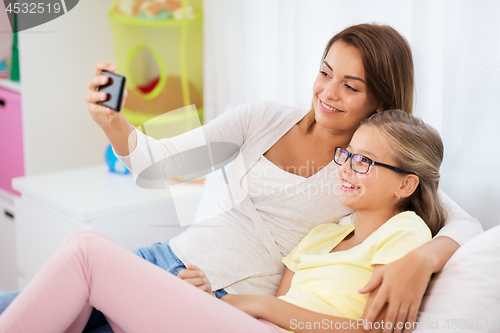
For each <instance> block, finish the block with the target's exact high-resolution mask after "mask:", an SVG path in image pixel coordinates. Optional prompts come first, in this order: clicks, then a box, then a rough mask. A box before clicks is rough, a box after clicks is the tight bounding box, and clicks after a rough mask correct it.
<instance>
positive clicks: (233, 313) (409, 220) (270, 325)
mask: <svg viewBox="0 0 500 333" xmlns="http://www.w3.org/2000/svg"><path fill="white" fill-rule="evenodd" d="M442 159H443V144H442V142H441V138H440V137H439V134H438V133H437V131H435V130H434V129H433V128H431V127H430V126H428V125H426V124H424V123H423V122H422V121H420V120H419V119H418V118H414V117H412V116H410V115H408V114H406V113H405V112H403V111H387V112H383V113H376V114H375V115H373V116H372V117H370V118H369V119H368V120H365V121H363V122H362V123H361V126H360V127H359V129H358V130H357V131H356V132H355V133H354V136H353V138H352V140H351V142H350V143H349V144H348V145H347V149H345V148H342V147H337V148H336V149H335V155H334V162H335V163H336V164H337V165H338V168H337V172H338V177H339V178H340V179H341V193H340V196H339V200H340V202H342V204H344V205H345V206H347V207H350V208H351V209H354V210H355V213H353V214H351V215H348V216H347V217H345V218H344V219H343V220H342V221H341V223H340V225H339V224H337V223H326V224H322V225H319V226H317V227H316V228H314V229H313V230H312V231H311V232H310V233H309V234H308V235H307V236H306V237H305V238H304V239H303V240H302V241H301V242H300V243H299V244H298V245H297V246H296V247H295V248H294V249H293V250H292V251H291V253H290V254H289V255H288V256H286V257H285V258H283V263H284V264H285V265H286V267H287V268H286V269H285V272H284V274H283V277H282V279H281V283H280V285H279V288H278V291H277V293H276V297H275V296H256V295H232V294H229V295H226V296H224V297H222V299H221V300H218V299H216V298H215V297H213V294H212V296H210V295H209V293H210V294H211V293H212V292H211V288H208V289H207V291H208V292H209V293H205V292H202V291H201V290H199V289H197V288H195V287H193V286H192V285H190V284H188V283H185V282H184V281H182V280H181V279H177V278H176V277H175V276H174V275H172V274H170V273H168V272H166V271H164V270H162V269H160V268H158V267H156V266H154V265H151V264H149V263H147V262H146V261H144V260H142V259H140V258H139V257H138V256H135V255H133V254H131V253H129V252H127V251H126V250H125V249H123V248H122V247H120V246H119V245H118V244H116V243H115V242H114V241H112V240H111V239H109V237H107V236H105V235H103V234H100V233H97V232H96V233H94V232H83V233H77V234H75V235H73V236H71V237H70V238H69V239H68V240H67V241H66V242H64V243H63V244H62V245H61V246H60V247H59V249H58V250H57V251H56V254H55V256H54V257H53V258H52V259H51V260H50V261H49V262H48V263H47V264H46V265H45V266H44V268H43V269H42V271H41V272H40V273H39V274H38V275H37V276H36V277H35V279H34V281H33V282H32V283H31V284H30V285H29V286H28V287H27V288H26V290H25V291H24V292H23V294H22V295H21V297H20V301H18V302H17V303H14V304H13V305H12V306H11V307H9V308H8V309H7V311H6V314H5V316H2V317H0V330H1V331H2V332H23V331H26V329H28V328H29V327H32V326H31V325H30V324H29V323H37V324H36V331H37V332H41V333H42V332H56V331H57V332H58V331H65V332H81V329H82V328H83V326H82V325H84V324H85V321H86V317H82V316H81V313H82V311H86V312H87V314H89V313H90V311H91V308H92V307H91V306H96V307H97V308H99V309H100V310H102V311H103V312H104V313H105V314H106V316H107V317H108V319H109V320H112V322H113V327H114V328H115V327H116V328H118V330H119V331H122V330H123V331H124V332H162V331H165V330H169V331H170V330H171V331H173V332H284V329H285V330H293V331H295V332H302V331H318V332H320V331H322V330H325V329H329V330H335V329H337V330H342V329H351V330H350V331H353V332H363V329H362V326H363V324H364V322H362V321H357V320H358V319H360V318H361V317H362V314H363V311H364V309H365V304H366V302H367V299H368V297H367V295H363V294H359V293H358V289H360V288H361V287H362V286H364V285H365V284H366V283H367V282H368V281H369V279H370V278H371V275H372V272H375V271H378V270H380V269H381V268H382V267H383V265H385V264H388V263H390V262H392V261H394V260H397V259H399V258H401V257H403V256H404V255H405V254H407V253H408V252H410V251H411V250H413V249H415V248H417V247H419V246H421V245H423V244H424V243H426V242H428V241H430V240H431V238H432V235H434V234H436V233H437V231H438V230H439V229H440V228H441V227H442V226H443V225H444V223H445V212H444V210H443V208H442V207H441V204H440V199H439V196H438V193H437V190H438V185H439V167H440V164H441V161H442ZM190 271H191V272H197V273H198V274H202V273H203V272H202V270H200V269H198V268H197V267H195V266H190ZM187 282H190V283H192V284H193V285H197V284H198V283H196V281H193V280H192V279H187ZM205 284H206V285H208V286H209V283H208V282H205ZM375 293H376V292H375ZM23 296H26V297H24V298H23ZM137 297H139V299H138V298H137ZM132 298H133V299H135V302H133V304H135V306H133V305H132V304H130V303H128V302H126V301H125V300H127V299H132ZM228 304H230V305H233V306H230V305H228ZM40 309H46V310H44V311H40ZM240 310H242V311H240ZM385 312H386V311H383V312H382V313H381V314H380V315H379V316H378V319H377V321H376V322H375V323H370V324H368V325H369V326H368V327H369V328H374V331H375V332H381V331H382V329H383V328H388V329H390V330H392V329H393V327H392V326H390V325H391V323H388V324H387V323H385V324H383V321H382V320H383V318H384V317H385V314H386V313H385ZM130 313H133V314H134V315H135V316H130ZM54 314H57V315H54ZM248 315H250V316H248ZM135 317H138V318H141V320H139V321H138V320H135ZM410 324H411V325H410ZM384 325H387V326H389V327H387V326H384ZM412 325H413V324H412V323H406V326H401V327H400V328H405V327H406V328H410V327H412ZM33 327H35V326H33ZM68 327H69V328H68ZM28 331H30V330H29V329H28Z"/></svg>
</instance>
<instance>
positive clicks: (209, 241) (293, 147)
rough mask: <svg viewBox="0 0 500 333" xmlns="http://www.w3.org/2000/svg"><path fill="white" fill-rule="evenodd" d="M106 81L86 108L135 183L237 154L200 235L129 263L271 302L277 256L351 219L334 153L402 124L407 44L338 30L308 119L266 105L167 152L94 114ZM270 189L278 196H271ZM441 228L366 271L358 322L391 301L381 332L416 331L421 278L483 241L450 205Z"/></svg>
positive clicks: (389, 33)
mask: <svg viewBox="0 0 500 333" xmlns="http://www.w3.org/2000/svg"><path fill="white" fill-rule="evenodd" d="M115 69H116V68H115V67H114V66H113V65H111V64H106V63H100V64H98V65H97V67H96V76H95V77H94V78H92V80H91V81H90V84H89V85H88V87H87V90H86V96H85V100H86V101H87V105H88V109H89V111H90V114H91V116H92V118H93V119H94V120H95V121H96V123H97V124H98V125H99V126H100V127H101V128H102V129H103V131H104V133H105V134H106V135H107V137H108V139H109V140H110V142H111V144H112V146H113V149H114V151H115V152H116V153H117V155H119V156H120V159H121V161H122V162H124V163H125V165H126V166H127V167H128V168H129V169H131V170H132V171H133V172H134V174H135V175H136V176H138V175H140V174H141V172H142V171H143V170H144V169H146V168H147V167H148V166H149V165H150V164H151V162H150V161H151V159H150V152H151V154H152V155H153V157H154V160H155V161H161V160H164V159H165V158H167V157H169V156H171V155H172V154H175V153H177V152H180V151H187V150H189V149H191V148H193V147H198V146H199V145H200V143H199V142H200V140H205V141H208V142H230V143H233V144H234V145H235V146H236V147H239V149H240V155H239V159H238V160H237V161H236V160H235V162H238V163H234V164H233V167H232V168H231V170H230V171H229V172H228V182H229V188H230V190H231V191H230V192H231V197H229V195H228V194H226V195H223V196H222V197H221V199H220V200H219V201H218V202H217V204H216V205H215V206H214V207H212V211H211V213H212V218H210V219H207V221H205V222H203V223H202V225H199V226H205V227H190V228H188V229H187V231H185V232H183V233H182V234H180V235H179V236H177V237H175V238H173V239H171V240H170V241H168V242H165V243H162V244H153V245H152V246H151V247H150V248H141V249H139V250H137V251H135V252H136V254H138V255H140V256H141V257H143V258H145V259H147V260H148V261H150V262H152V263H154V264H155V265H158V266H159V267H161V268H163V269H165V270H168V271H171V272H173V273H174V274H176V273H177V272H178V271H179V270H180V269H182V268H185V264H188V263H194V264H196V265H197V266H198V267H200V268H201V269H202V270H203V271H204V272H205V274H206V276H207V277H208V278H209V279H210V281H211V282H212V287H213V290H214V291H215V294H216V296H217V297H221V296H223V295H225V294H226V293H227V292H229V293H234V294H238V293H239V294H256V295H257V294H267V295H274V293H275V291H276V288H277V286H278V284H279V281H280V278H281V276H282V273H283V269H284V268H283V264H282V262H281V258H282V256H285V255H287V254H288V253H289V252H290V251H291V250H292V249H293V247H294V246H295V245H296V244H297V243H298V242H299V241H300V240H301V239H302V238H303V237H304V236H305V235H307V233H308V232H309V231H311V230H312V229H314V228H315V227H317V226H318V225H320V224H323V223H326V222H331V221H339V220H340V219H341V218H342V217H344V216H346V215H348V214H350V213H351V212H352V209H350V208H348V207H346V206H344V205H343V204H342V203H341V202H340V200H339V191H338V188H339V187H340V184H341V180H340V178H339V177H338V176H337V175H336V164H335V163H334V162H333V161H332V157H333V155H334V152H335V148H336V147H346V146H347V144H348V143H349V142H350V141H351V138H352V135H353V134H354V131H355V130H356V128H357V127H358V126H359V123H360V122H361V121H362V120H363V119H365V118H367V117H369V116H370V115H372V114H373V113H374V112H381V111H384V110H388V109H402V110H404V111H406V112H408V113H409V114H411V112H412V109H413V92H414V91H413V90H414V89H413V87H414V82H413V61H412V55H411V50H410V48H409V46H408V43H407V42H406V40H405V39H404V38H403V37H402V36H401V35H400V34H399V33H398V32H397V31H395V30H394V29H392V28H391V27H388V26H381V25H375V24H361V25H356V26H351V27H348V28H347V29H345V30H343V31H341V32H340V33H338V34H337V35H335V36H334V37H333V38H332V39H331V40H330V41H329V43H328V44H327V46H326V48H325V51H324V54H323V58H322V62H321V67H320V70H319V73H318V76H317V78H316V81H315V83H314V86H313V103H312V108H311V110H305V109H300V108H293V107H289V106H285V105H281V104H278V103H272V102H262V103H254V104H249V105H243V106H240V107H238V108H236V109H235V110H233V111H231V112H228V113H225V114H224V115H222V116H220V117H217V118H216V119H214V120H212V121H210V122H209V123H207V124H206V125H204V126H203V127H202V128H199V129H196V130H194V131H191V132H189V133H186V134H183V135H180V136H178V137H175V138H172V139H168V140H159V141H156V140H153V139H151V138H149V137H147V136H145V135H144V134H142V133H141V132H139V131H137V130H135V129H134V127H133V126H132V125H130V123H129V122H128V121H127V120H126V119H125V117H124V116H123V115H122V114H121V113H116V112H114V111H112V110H108V109H106V108H104V107H103V106H101V105H99V104H96V102H97V101H100V100H103V99H104V98H105V96H102V95H101V93H99V92H97V89H98V86H99V85H102V84H104V83H106V80H107V77H105V76H101V75H100V73H101V71H102V70H110V71H114V70H115ZM290 70H293V69H290ZM129 139H130V140H129ZM202 142H203V141H202ZM129 144H130V145H129ZM266 170H274V171H275V174H276V176H269V174H270V173H268V172H266ZM274 171H273V172H274ZM245 184H246V185H245ZM279 186H281V187H282V188H286V189H287V190H286V191H285V190H281V191H279V192H278V193H276V192H274V191H273V190H272V189H273V187H274V188H276V187H279ZM443 201H444V200H443ZM448 216H449V218H448V223H447V225H446V226H445V227H444V228H443V229H442V230H441V231H440V232H439V234H438V235H437V237H436V238H435V239H434V240H432V241H431V242H429V243H427V244H425V245H423V246H421V247H419V248H417V249H415V250H414V251H411V252H410V253H409V254H408V255H406V256H404V257H403V258H401V259H400V260H397V261H395V262H393V263H391V264H389V265H386V266H384V267H383V268H382V269H379V270H377V271H376V273H375V274H374V275H373V278H372V280H371V281H370V283H369V284H368V285H367V287H366V288H365V289H364V290H363V292H365V293H367V292H370V291H373V290H374V289H375V288H377V287H378V286H379V285H380V284H381V285H380V288H379V293H378V295H377V297H375V298H374V301H373V303H372V305H371V306H370V308H369V311H368V312H367V319H371V320H373V319H374V318H375V316H376V315H377V314H378V313H379V311H380V309H382V307H383V306H385V304H386V303H387V302H388V300H389V299H390V300H391V301H390V303H389V309H388V311H387V317H386V321H391V322H393V323H395V322H396V320H398V321H402V322H405V321H414V320H415V318H416V315H417V310H418V307H419V305H420V302H421V299H422V296H423V294H424V292H425V288H426V286H427V282H428V280H429V278H430V276H431V274H432V273H434V272H438V271H439V270H441V268H442V267H443V266H444V264H445V263H446V261H447V260H448V259H449V258H450V256H451V255H452V254H453V252H454V251H455V250H456V249H457V248H458V247H459V244H462V243H463V242H465V241H467V240H468V239H470V238H472V237H473V236H475V235H476V234H478V233H480V232H481V231H482V228H481V225H480V224H479V223H478V222H477V221H476V220H474V219H472V218H471V217H470V216H468V215H467V214H465V213H464V214H462V213H461V210H460V208H459V207H457V206H456V205H454V204H453V203H452V204H451V208H450V212H449V214H448ZM214 225H215V226H218V227H216V228H215V227H211V226H214ZM209 226H210V227H209ZM188 273H189V271H187V272H186V271H185V273H184V274H186V275H187V276H185V277H186V278H189V277H190V276H189V274H188ZM196 273H197V272H194V273H193V274H196ZM0 298H1V297H0ZM0 301H1V300H0ZM0 303H1V302H0ZM93 318H94V316H93ZM387 332H388V331H387ZM396 332H397V331H396Z"/></svg>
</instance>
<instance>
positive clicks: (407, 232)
mask: <svg viewBox="0 0 500 333" xmlns="http://www.w3.org/2000/svg"><path fill="white" fill-rule="evenodd" d="M353 230H354V224H353V223H349V224H346V225H343V226H339V225H338V224H336V223H327V224H322V225H320V226H318V227H316V228H314V229H313V230H312V231H311V232H310V233H309V234H308V235H307V236H306V237H304V239H303V240H302V241H301V242H300V243H299V244H298V245H297V246H296V247H295V248H294V249H293V250H292V252H290V254H289V255H288V256H287V257H284V258H283V263H284V264H285V265H286V266H287V267H288V268H289V269H290V270H292V271H293V272H295V274H294V276H293V278H292V282H291V286H290V290H289V291H288V293H287V294H286V295H284V296H280V297H279V298H280V299H282V300H284V301H287V302H290V303H292V304H295V305H297V306H300V307H303V308H306V309H308V310H311V311H315V312H320V313H324V314H327V315H331V316H337V317H344V318H351V319H360V318H361V316H362V314H363V310H364V308H365V305H366V300H367V298H368V295H367V294H364V295H362V294H359V293H358V291H357V290H358V289H359V288H361V287H363V286H364V285H365V284H366V283H367V282H368V281H369V280H370V278H371V276H372V272H373V265H376V264H388V263H390V262H392V261H395V260H397V259H399V258H401V257H403V256H404V255H405V254H407V253H408V252H410V251H411V250H413V249H415V248H417V247H419V246H420V245H422V244H424V243H426V242H428V241H430V240H431V239H432V235H431V231H430V230H429V228H428V227H427V225H426V224H425V222H424V221H423V220H422V219H421V218H420V217H419V216H417V215H416V214H415V213H414V212H410V211H406V212H402V213H400V214H398V215H396V216H394V217H392V218H391V219H389V220H388V221H387V222H385V223H384V224H383V225H382V226H380V227H379V228H378V229H377V230H376V231H375V232H373V233H372V234H371V235H370V236H368V237H367V238H366V239H365V241H364V242H363V243H361V244H359V245H357V246H355V247H353V248H351V249H349V250H346V251H339V252H333V253H330V251H331V250H332V249H333V248H334V247H335V246H337V244H339V243H340V242H341V241H342V240H343V239H344V238H345V237H346V236H347V235H349V234H350V233H351V231H353Z"/></svg>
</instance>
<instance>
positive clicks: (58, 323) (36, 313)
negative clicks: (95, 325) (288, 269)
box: [0, 230, 283, 333]
mask: <svg viewBox="0 0 500 333" xmlns="http://www.w3.org/2000/svg"><path fill="white" fill-rule="evenodd" d="M131 300H133V301H131ZM92 307H95V308H97V309H99V310H100V311H102V312H103V313H104V314H105V315H106V318H107V319H108V321H109V323H110V325H111V327H112V328H113V330H114V331H115V333H121V332H127V333H134V332H137V333H144V332H196V333H199V332H231V333H233V332H252V333H256V332H280V333H283V330H281V329H280V328H279V327H278V326H276V325H274V324H271V323H269V322H267V321H264V320H257V319H255V318H253V317H251V316H249V315H247V314H246V313H244V312H243V311H240V310H238V309H237V308H235V307H233V306H231V305H229V304H227V303H225V302H224V301H221V300H218V299H216V298H215V297H213V296H211V295H209V294H207V293H205V292H203V291H201V290H199V289H198V288H196V287H193V286H192V285H190V284H189V283H187V282H185V281H183V280H181V279H180V278H178V277H176V276H174V275H172V274H170V273H168V272H167V271H165V270H163V269H161V268H159V267H157V266H155V265H153V264H151V263H150V262H148V261H146V260H144V259H142V258H140V257H139V256H137V255H135V254H133V253H131V252H129V251H128V250H126V249H125V248H123V247H121V246H120V245H118V243H116V242H115V241H114V240H112V239H111V238H110V237H108V236H106V235H105V234H103V233H100V232H96V231H92V230H83V231H79V232H76V233H75V234H73V235H71V236H70V237H68V238H67V239H66V240H65V241H64V242H63V243H62V244H61V245H60V246H59V248H58V249H57V250H56V252H55V254H54V256H53V257H52V258H51V259H50V260H49V261H48V262H47V263H46V264H45V266H43V267H42V269H41V270H40V272H38V274H37V275H36V276H35V277H34V278H33V280H32V281H31V282H30V283H29V284H28V286H27V287H26V288H25V289H24V290H23V292H21V293H20V294H19V296H18V297H17V298H16V299H15V300H14V302H12V304H11V305H10V306H9V307H8V308H7V309H6V310H5V312H4V313H3V314H2V315H1V316H0V332H2V333H10V332H12V333H17V332H23V333H28V332H29V333H31V332H37V333H44V332H47V333H56V332H78V333H80V332H82V330H83V328H84V327H85V324H86V323H87V320H88V318H89V317H90V313H91V312H92Z"/></svg>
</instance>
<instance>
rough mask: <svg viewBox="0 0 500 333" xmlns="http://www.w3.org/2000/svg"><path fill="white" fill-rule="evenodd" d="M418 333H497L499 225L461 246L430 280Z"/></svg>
mask: <svg viewBox="0 0 500 333" xmlns="http://www.w3.org/2000/svg"><path fill="white" fill-rule="evenodd" d="M417 322H418V323H419V326H418V329H416V330H414V332H418V333H423V332H427V333H431V332H432V333H439V332H447V333H451V332H454V333H456V332H459V333H462V332H464V333H465V332H500V226H497V227H495V228H492V229H490V230H488V231H486V232H484V233H482V234H481V235H479V236H477V237H475V238H473V239H471V240H470V241H469V242H467V243H465V244H464V245H463V246H461V247H460V248H459V249H458V250H457V252H455V254H454V255H453V256H452V257H451V258H450V260H449V261H448V262H447V263H446V265H445V266H444V268H443V270H442V271H441V272H440V273H439V274H438V275H437V276H436V277H435V278H434V279H433V280H432V282H431V284H430V286H429V288H428V289H427V292H426V294H425V296H424V299H423V303H422V306H421V308H420V313H419V317H418V319H417Z"/></svg>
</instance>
